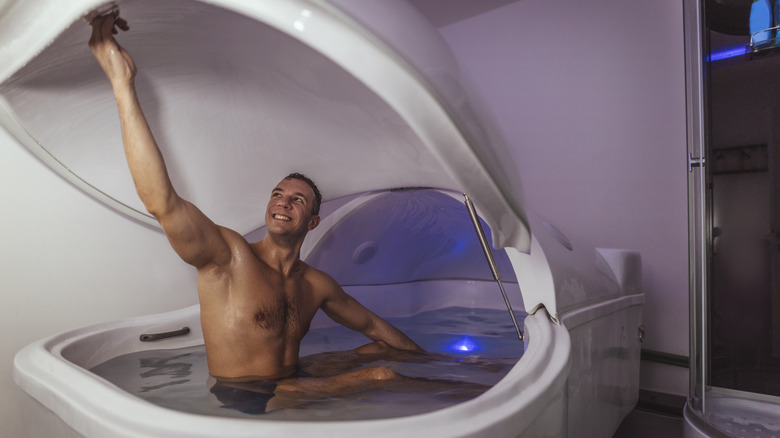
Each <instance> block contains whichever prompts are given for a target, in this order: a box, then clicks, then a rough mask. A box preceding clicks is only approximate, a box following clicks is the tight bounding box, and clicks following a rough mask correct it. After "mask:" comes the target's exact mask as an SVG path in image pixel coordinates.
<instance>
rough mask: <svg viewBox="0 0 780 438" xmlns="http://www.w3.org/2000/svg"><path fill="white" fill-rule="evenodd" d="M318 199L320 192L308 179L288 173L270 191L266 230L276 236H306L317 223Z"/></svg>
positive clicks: (320, 196) (319, 200) (297, 174)
mask: <svg viewBox="0 0 780 438" xmlns="http://www.w3.org/2000/svg"><path fill="white" fill-rule="evenodd" d="M321 199H322V195H320V191H319V190H318V189H317V186H316V185H315V184H314V183H313V182H312V181H311V180H310V179H309V178H307V177H305V176H303V175H301V174H299V173H293V174H290V175H289V176H287V177H285V178H284V179H283V180H281V181H279V183H278V184H277V185H276V187H275V188H274V189H273V191H271V199H270V200H269V201H268V208H267V209H266V217H265V221H266V222H265V223H266V229H267V230H268V232H269V233H272V234H275V235H277V236H281V235H287V236H290V237H293V236H298V237H303V236H305V235H306V233H307V232H308V231H311V230H313V229H314V228H316V227H317V225H319V223H320V217H319V215H318V213H319V210H320V203H321ZM298 237H295V238H296V239H297V238H298Z"/></svg>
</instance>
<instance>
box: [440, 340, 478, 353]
mask: <svg viewBox="0 0 780 438" xmlns="http://www.w3.org/2000/svg"><path fill="white" fill-rule="evenodd" d="M447 350H448V351H450V352H452V353H473V352H475V351H478V350H479V344H478V343H477V342H476V341H475V340H474V339H472V338H471V337H470V336H462V337H460V338H457V339H455V341H453V342H451V343H450V344H449V345H448V346H447Z"/></svg>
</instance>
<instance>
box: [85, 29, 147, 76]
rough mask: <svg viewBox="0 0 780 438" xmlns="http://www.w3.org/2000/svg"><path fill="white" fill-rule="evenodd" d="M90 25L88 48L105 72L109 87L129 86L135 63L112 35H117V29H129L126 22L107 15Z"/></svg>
mask: <svg viewBox="0 0 780 438" xmlns="http://www.w3.org/2000/svg"><path fill="white" fill-rule="evenodd" d="M90 24H91V26H92V37H91V38H90V39H89V48H90V49H91V50H92V53H93V54H94V55H95V58H97V60H98V63H99V64H100V66H101V67H102V68H103V71H105V72H106V76H108V79H109V81H111V85H112V86H113V87H115V88H116V86H119V85H128V84H131V83H132V82H133V79H134V78H135V74H136V68H135V63H134V62H133V58H131V57H130V54H129V53H127V52H126V51H125V50H124V49H122V47H120V46H119V44H118V43H117V42H116V40H115V39H114V35H115V34H117V33H119V31H118V30H117V29H121V30H124V31H126V30H128V29H130V26H128V25H127V21H125V20H124V19H122V18H119V16H117V15H114V14H108V15H103V16H99V17H96V18H95V19H94V20H92V23H90Z"/></svg>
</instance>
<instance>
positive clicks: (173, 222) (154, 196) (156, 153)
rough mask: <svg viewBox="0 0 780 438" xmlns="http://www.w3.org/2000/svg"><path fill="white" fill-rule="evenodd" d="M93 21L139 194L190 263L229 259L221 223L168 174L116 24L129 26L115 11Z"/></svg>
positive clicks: (93, 43)
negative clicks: (181, 192)
mask: <svg viewBox="0 0 780 438" xmlns="http://www.w3.org/2000/svg"><path fill="white" fill-rule="evenodd" d="M91 25H92V37H91V38H90V40H89V47H90V49H91V50H92V53H93V54H94V55H95V58H97V60H98V62H99V63H100V66H101V67H102V68H103V71H105V73H106V75H107V76H108V79H109V81H110V82H111V88H112V89H113V91H114V97H115V98H116V102H117V107H118V109H119V120H120V124H121V127H122V141H123V143H124V148H125V155H126V157H127V164H128V166H129V167H130V173H131V174H132V176H133V181H134V183H135V187H136V191H137V192H138V196H139V197H140V198H141V201H142V202H143V203H144V206H145V207H146V209H147V210H148V211H149V213H151V214H152V215H153V216H154V217H155V218H156V219H157V220H158V221H159V222H160V225H162V227H163V230H164V231H165V234H166V235H167V236H168V240H169V241H170V243H171V246H172V247H173V249H174V250H175V251H176V253H177V254H179V256H180V257H181V258H182V259H183V260H184V261H185V262H187V263H189V264H191V265H193V266H195V267H197V268H202V267H205V266H208V265H225V264H227V263H229V261H230V249H229V247H228V245H227V243H226V242H225V240H224V238H223V237H222V233H221V231H220V228H219V227H218V226H217V225H215V224H214V223H213V222H212V221H211V220H209V219H208V218H207V217H206V216H205V215H204V214H203V213H202V212H201V211H200V210H198V208H197V207H195V206H194V205H192V204H191V203H189V202H187V201H185V200H184V199H182V198H180V197H179V195H178V194H177V193H176V191H175V190H174V188H173V184H171V180H170V178H169V177H168V170H167V169H166V167H165V161H164V160H163V156H162V154H161V153H160V149H159V148H158V146H157V142H156V141H155V140H154V137H153V136H152V131H151V129H150V128H149V124H148V123H147V121H146V117H145V116H144V114H143V112H142V110H141V105H140V103H139V101H138V95H137V93H136V90H135V84H134V80H135V75H136V67H135V63H134V62H133V59H132V58H131V57H130V55H129V54H128V53H127V52H126V51H125V50H124V49H122V48H121V47H120V46H119V44H118V43H117V42H116V40H115V39H114V34H115V33H116V32H117V31H116V29H115V27H118V28H120V29H122V30H127V29H128V26H127V23H126V22H125V21H124V20H123V19H121V18H119V17H117V16H115V15H113V14H112V15H106V16H101V17H97V18H95V19H94V20H93V21H92V23H91Z"/></svg>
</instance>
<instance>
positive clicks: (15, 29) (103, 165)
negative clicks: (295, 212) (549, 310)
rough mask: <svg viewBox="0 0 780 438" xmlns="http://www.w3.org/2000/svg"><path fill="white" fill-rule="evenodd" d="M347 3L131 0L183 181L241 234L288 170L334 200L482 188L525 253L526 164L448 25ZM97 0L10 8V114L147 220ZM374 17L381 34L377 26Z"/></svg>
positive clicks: (95, 188) (409, 12) (0, 39)
mask: <svg viewBox="0 0 780 438" xmlns="http://www.w3.org/2000/svg"><path fill="white" fill-rule="evenodd" d="M339 3H341V4H340V5H339V6H340V7H343V8H344V10H348V11H351V12H353V15H354V16H355V17H357V19H360V20H363V21H362V23H358V21H356V19H354V18H352V17H350V16H348V15H347V14H346V13H345V12H343V11H342V10H340V9H337V8H336V7H334V6H332V5H330V4H328V3H326V2H322V1H316V0H315V1H301V0H295V1H285V2H279V1H277V2H254V1H235V0H232V1H231V0H210V1H193V0H169V1H164V2H160V1H152V0H128V1H123V2H119V6H120V7H121V15H122V16H123V17H125V18H126V19H127V20H128V21H129V22H130V26H131V30H130V31H129V32H127V33H125V34H122V35H120V36H119V40H120V43H121V44H122V45H123V46H124V47H125V48H127V49H128V51H129V52H130V53H131V54H132V55H133V56H134V57H135V60H136V64H137V65H138V66H139V69H140V73H139V77H138V78H137V88H138V90H139V95H140V99H141V102H142V105H143V106H144V107H145V111H146V113H147V115H148V117H149V119H150V121H151V125H152V129H153V131H154V132H155V134H156V136H157V138H158V140H159V142H160V143H161V145H162V149H163V150H164V152H165V154H166V159H167V160H168V166H169V167H170V171H171V174H172V178H173V179H174V183H175V184H176V186H177V188H178V189H179V190H180V191H181V192H182V193H183V195H184V196H185V197H187V198H189V199H191V200H192V201H194V202H195V203H196V204H197V205H199V206H200V207H201V208H202V209H203V210H205V211H206V212H207V214H208V215H209V216H210V217H212V218H213V219H214V220H215V221H217V222H218V223H221V224H225V225H226V226H229V227H231V228H234V229H236V230H237V231H239V232H241V233H247V232H249V231H251V230H253V229H255V228H257V227H258V226H260V225H262V222H261V221H262V217H263V215H262V207H263V202H262V200H263V199H264V198H265V196H266V193H265V192H260V193H258V191H259V190H264V189H266V188H269V187H271V185H272V184H275V182H276V181H278V179H280V177H282V176H284V175H285V174H286V173H285V172H287V171H290V170H300V171H302V172H304V173H309V174H311V176H312V177H314V178H315V179H316V180H317V181H318V183H319V184H320V185H321V187H322V191H323V192H324V193H325V194H326V197H327V198H328V199H333V198H337V197H339V196H343V195H346V194H351V193H356V192H360V191H367V190H374V189H385V188H393V187H408V186H431V187H443V188H449V189H454V190H459V191H463V192H468V193H469V194H470V195H471V196H472V198H473V199H474V200H475V201H476V204H477V205H478V206H479V207H480V209H481V210H482V212H483V214H484V216H485V218H486V221H487V222H488V223H489V224H490V225H491V226H492V227H493V228H494V229H496V230H498V231H497V232H496V236H495V243H496V246H499V247H504V246H512V247H516V248H518V249H520V250H521V251H526V250H527V249H528V245H529V243H530V238H529V236H530V234H529V230H528V228H527V225H526V224H525V222H526V221H525V217H524V213H523V209H522V202H521V199H520V195H519V194H520V193H521V190H520V186H519V180H518V179H517V177H516V172H513V170H514V169H512V168H511V166H510V167H509V168H506V166H507V161H506V160H502V159H501V157H505V156H506V154H505V150H504V149H505V146H504V145H503V144H502V140H501V136H500V135H497V134H496V133H495V132H494V131H493V130H492V129H491V128H489V126H490V123H489V122H487V121H486V120H487V117H486V115H485V114H484V112H482V111H476V110H475V107H474V104H473V99H470V98H469V96H468V95H467V94H466V91H465V89H464V88H463V87H462V85H461V83H462V81H461V80H460V77H459V74H458V71H457V66H456V63H455V62H454V60H453V59H452V55H451V54H450V53H449V51H448V48H447V47H446V45H445V44H444V42H443V41H442V40H441V38H440V37H439V36H438V34H437V33H436V32H435V30H433V29H432V28H431V27H430V26H429V25H428V26H427V27H426V26H425V23H424V19H422V18H421V17H420V16H419V14H417V15H415V11H414V10H413V9H412V8H410V7H409V6H408V5H406V4H405V2H393V3H394V4H393V7H392V8H387V7H386V5H387V2H377V1H361V2H355V1H352V2H339ZM100 4H101V2H100V1H99V0H79V1H70V2H59V1H54V0H49V1H46V0H34V1H24V2H22V1H18V2H15V3H12V4H11V5H10V6H9V7H8V9H7V10H6V12H5V14H4V16H3V17H2V19H0V56H2V58H3V60H4V63H3V65H2V66H0V93H2V96H3V98H4V99H5V102H4V103H5V107H6V112H7V114H4V121H3V122H4V124H5V125H7V126H8V125H18V126H8V127H9V129H10V130H11V132H13V133H14V134H15V135H16V136H17V137H18V138H20V140H22V141H23V142H24V143H25V144H28V145H29V146H31V147H32V148H34V149H38V151H37V152H38V153H39V155H42V156H45V155H49V156H50V157H47V159H48V160H49V161H50V162H51V163H52V164H53V166H55V167H56V166H61V169H60V170H61V171H63V172H64V173H67V174H69V176H71V177H72V179H74V180H77V183H79V184H81V185H82V186H83V187H85V188H87V189H88V190H91V191H92V192H93V194H95V195H96V196H99V197H103V198H104V199H106V200H107V201H108V202H111V203H113V204H114V205H115V206H117V207H118V208H121V209H123V210H125V211H126V212H128V213H130V214H133V215H135V216H136V217H139V218H141V219H142V220H148V219H145V218H148V216H147V215H146V214H145V213H143V208H142V207H141V205H140V203H139V201H138V200H137V199H136V198H137V197H136V196H135V194H134V193H133V188H132V184H130V183H129V182H130V181H129V175H128V172H127V170H126V169H125V165H124V162H123V158H122V152H121V148H120V147H118V143H119V142H120V138H119V135H118V132H119V127H118V123H117V120H116V116H115V110H114V103H113V97H112V95H111V93H110V88H109V86H108V83H107V81H106V79H105V78H104V77H103V74H102V72H101V71H100V69H99V67H98V66H97V64H96V62H95V61H94V60H93V59H92V57H91V54H90V53H89V50H88V49H87V47H86V41H87V39H88V37H89V31H90V29H89V26H87V24H86V23H85V22H84V20H81V19H80V17H81V16H82V15H83V14H86V13H87V12H89V11H90V10H91V9H93V8H95V7H97V6H99V5H100ZM377 17H379V18H381V20H379V21H378V20H376V18H377ZM372 18H373V19H374V20H373V22H376V23H380V24H381V25H380V26H378V29H376V30H377V32H375V33H371V32H370V31H369V30H367V28H366V27H364V25H368V24H367V23H369V21H370V20H371V19H372ZM377 35H379V36H377ZM393 35H405V36H406V37H407V38H405V39H399V38H393ZM410 37H411V38H410ZM391 45H392V48H391ZM323 169H327V170H326V171H324V170H323Z"/></svg>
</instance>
